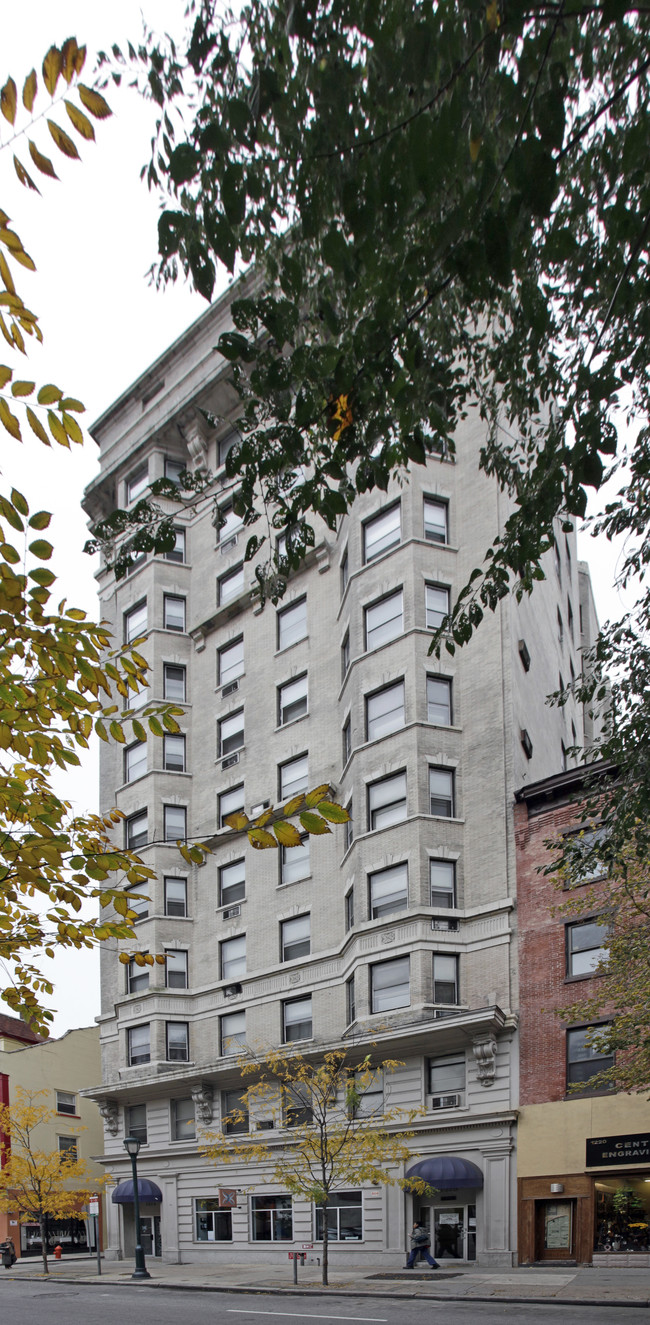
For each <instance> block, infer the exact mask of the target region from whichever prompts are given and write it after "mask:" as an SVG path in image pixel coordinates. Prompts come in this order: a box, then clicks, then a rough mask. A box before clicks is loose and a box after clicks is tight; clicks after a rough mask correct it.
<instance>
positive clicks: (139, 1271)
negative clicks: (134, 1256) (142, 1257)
mask: <svg viewBox="0 0 650 1325" xmlns="http://www.w3.org/2000/svg"><path fill="white" fill-rule="evenodd" d="M131 1278H132V1279H150V1278H151V1275H150V1274H149V1271H148V1270H145V1268H144V1266H143V1265H142V1266H137V1268H136V1269H135V1270H134V1271H133V1274H132V1275H131Z"/></svg>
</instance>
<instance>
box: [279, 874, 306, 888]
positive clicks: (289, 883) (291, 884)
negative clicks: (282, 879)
mask: <svg viewBox="0 0 650 1325" xmlns="http://www.w3.org/2000/svg"><path fill="white" fill-rule="evenodd" d="M312 879H313V875H312V874H305V876H304V878H302V879H288V880H287V882H286V883H279V884H278V885H277V886H278V888H293V887H294V885H295V884H296V883H311V881H312Z"/></svg>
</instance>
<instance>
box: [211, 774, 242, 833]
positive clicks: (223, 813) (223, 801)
mask: <svg viewBox="0 0 650 1325" xmlns="http://www.w3.org/2000/svg"><path fill="white" fill-rule="evenodd" d="M229 802H230V803H229ZM217 805H218V814H219V827H220V828H223V827H224V819H226V818H227V817H228V815H229V814H237V813H238V812H241V811H242V810H243V808H244V784H243V782H239V783H237V786H236V787H227V788H226V790H225V791H220V792H219V795H218V798H217ZM226 827H227V825H226Z"/></svg>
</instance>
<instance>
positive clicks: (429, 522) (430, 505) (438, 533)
mask: <svg viewBox="0 0 650 1325" xmlns="http://www.w3.org/2000/svg"><path fill="white" fill-rule="evenodd" d="M447 517H448V506H447V503H446V501H435V500H434V498H433V497H425V499H424V537H425V538H426V539H428V541H429V542H430V543H448V542H449V537H448V518H447Z"/></svg>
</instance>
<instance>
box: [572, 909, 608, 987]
mask: <svg viewBox="0 0 650 1325" xmlns="http://www.w3.org/2000/svg"><path fill="white" fill-rule="evenodd" d="M608 934H609V930H608V928H607V925H603V924H601V923H600V922H599V921H598V920H582V921H580V922H579V923H578V924H575V925H567V927H566V967H567V970H566V973H567V975H569V976H571V975H592V974H593V972H594V971H595V970H596V968H597V966H598V965H599V964H600V962H601V961H606V959H607V957H608V955H609V947H608V943H607V938H608Z"/></svg>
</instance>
